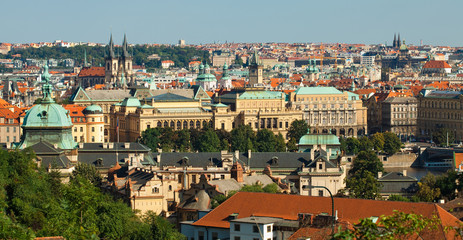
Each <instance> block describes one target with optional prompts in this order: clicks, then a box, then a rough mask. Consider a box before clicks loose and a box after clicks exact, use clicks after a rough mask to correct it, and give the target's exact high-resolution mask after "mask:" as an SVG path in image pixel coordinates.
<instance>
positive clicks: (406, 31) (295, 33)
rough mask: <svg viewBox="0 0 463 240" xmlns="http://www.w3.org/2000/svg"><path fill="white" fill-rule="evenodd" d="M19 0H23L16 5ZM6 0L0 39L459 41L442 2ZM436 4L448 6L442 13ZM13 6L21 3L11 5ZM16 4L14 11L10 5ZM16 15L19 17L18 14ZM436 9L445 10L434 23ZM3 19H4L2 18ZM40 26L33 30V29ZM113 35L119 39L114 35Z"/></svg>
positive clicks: (454, 13) (452, 11)
mask: <svg viewBox="0 0 463 240" xmlns="http://www.w3.org/2000/svg"><path fill="white" fill-rule="evenodd" d="M21 2H22V3H21ZM21 2H19V3H18V2H6V3H4V5H5V9H11V11H6V12H4V13H3V15H2V18H3V21H1V23H0V26H1V29H2V37H1V38H0V42H10V43H30V42H50V41H54V40H58V39H60V40H64V41H71V42H97V43H107V41H108V39H109V34H110V33H112V34H113V36H114V39H115V41H116V43H119V42H121V41H122V37H123V34H124V33H126V34H127V36H128V41H129V43H134V44H141V43H163V44H174V43H177V42H178V40H179V39H184V40H186V43H187V44H205V43H214V42H216V43H225V42H249V43H253V42H288V43H298V42H314V43H318V42H324V43H338V42H339V43H360V44H384V43H387V44H388V45H392V40H393V35H394V33H400V34H401V37H402V39H403V40H406V43H407V44H413V45H419V44H420V41H421V40H422V41H423V44H425V45H428V44H430V45H441V46H446V45H449V46H463V40H461V39H463V38H462V36H461V35H462V34H461V33H459V31H458V27H459V25H458V23H459V21H458V20H459V19H458V9H460V7H462V6H463V3H461V2H457V1H452V0H445V1H441V2H435V1H389V2H388V4H387V5H385V4H384V3H382V2H381V3H380V2H378V3H377V2H371V1H364V0H358V1H353V2H352V1H349V2H347V1H330V2H308V1H291V2H289V3H287V2H285V3H284V4H283V3H282V2H279V1H266V2H265V3H264V2H254V1H252V2H245V1H241V0H239V1H233V2H215V1H201V2H190V1H175V2H150V1H136V2H133V3H131V4H127V3H125V2H123V1H119V0H118V1H112V2H108V1H97V2H93V1H84V2H83V3H81V4H76V5H71V3H65V4H63V2H58V1H56V0H48V1H45V2H27V1H21ZM442 6H452V7H451V8H447V9H445V12H444V11H442V10H441V9H442ZM18 7H21V8H20V9H18ZM15 9H17V10H15ZM18 13H20V14H18ZM438 14H445V17H446V20H441V19H440V18H439V16H438ZM7 20H8V21H7ZM37 26H39V27H37ZM119 39H120V40H119Z"/></svg>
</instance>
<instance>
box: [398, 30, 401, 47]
mask: <svg viewBox="0 0 463 240" xmlns="http://www.w3.org/2000/svg"><path fill="white" fill-rule="evenodd" d="M400 45H402V42H401V41H400V33H399V37H398V38H397V47H400Z"/></svg>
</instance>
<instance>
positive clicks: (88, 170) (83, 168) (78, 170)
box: [70, 163, 102, 187]
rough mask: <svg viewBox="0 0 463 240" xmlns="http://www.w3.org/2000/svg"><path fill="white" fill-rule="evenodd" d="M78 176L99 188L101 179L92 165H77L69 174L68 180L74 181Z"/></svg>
mask: <svg viewBox="0 0 463 240" xmlns="http://www.w3.org/2000/svg"><path fill="white" fill-rule="evenodd" d="M78 176H79V177H82V178H84V179H87V180H88V181H90V182H91V183H92V184H93V185H95V186H97V187H98V186H101V181H102V178H101V175H100V173H99V172H98V170H97V169H96V167H95V166H94V165H90V164H86V163H78V164H77V165H76V167H75V169H74V171H72V173H71V176H70V180H71V181H74V180H75V179H76V178H77V177H78Z"/></svg>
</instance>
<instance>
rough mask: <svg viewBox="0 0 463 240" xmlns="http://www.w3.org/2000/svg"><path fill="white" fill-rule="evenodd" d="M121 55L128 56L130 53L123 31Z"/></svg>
mask: <svg viewBox="0 0 463 240" xmlns="http://www.w3.org/2000/svg"><path fill="white" fill-rule="evenodd" d="M122 56H123V57H130V53H129V51H128V44H127V36H126V35H125V33H124V40H123V41H122Z"/></svg>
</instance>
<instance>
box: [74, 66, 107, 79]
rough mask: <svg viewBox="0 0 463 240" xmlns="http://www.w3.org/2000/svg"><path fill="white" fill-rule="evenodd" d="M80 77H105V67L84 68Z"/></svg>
mask: <svg viewBox="0 0 463 240" xmlns="http://www.w3.org/2000/svg"><path fill="white" fill-rule="evenodd" d="M78 76H79V77H80V78H82V77H104V76H105V68H104V67H83V68H82V70H80V72H79V75H78Z"/></svg>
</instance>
